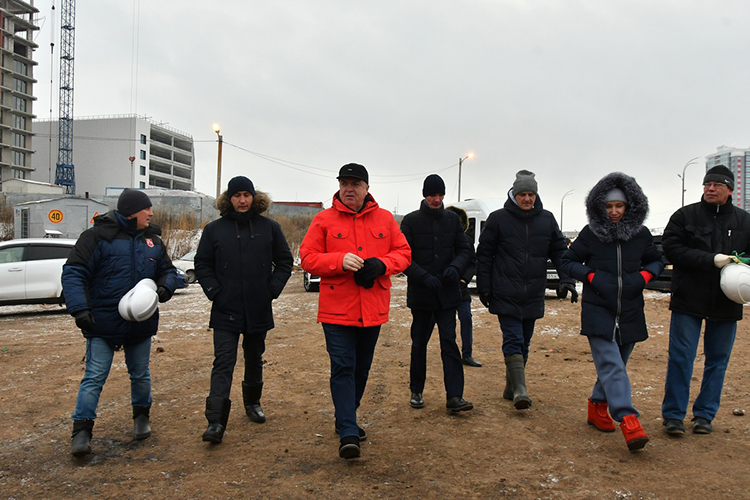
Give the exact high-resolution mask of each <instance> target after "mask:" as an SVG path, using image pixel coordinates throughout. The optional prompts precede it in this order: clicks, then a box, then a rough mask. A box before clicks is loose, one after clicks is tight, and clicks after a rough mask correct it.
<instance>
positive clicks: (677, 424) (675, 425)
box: [662, 418, 685, 436]
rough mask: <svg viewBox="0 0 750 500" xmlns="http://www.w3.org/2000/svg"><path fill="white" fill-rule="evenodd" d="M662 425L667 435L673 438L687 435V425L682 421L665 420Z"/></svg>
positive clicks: (674, 419)
mask: <svg viewBox="0 0 750 500" xmlns="http://www.w3.org/2000/svg"><path fill="white" fill-rule="evenodd" d="M662 425H664V430H665V431H667V434H671V435H672V436H682V435H683V434H685V424H683V423H682V420H677V419H676V418H665V419H664V422H662Z"/></svg>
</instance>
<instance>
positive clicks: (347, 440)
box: [339, 436, 359, 460]
mask: <svg viewBox="0 0 750 500" xmlns="http://www.w3.org/2000/svg"><path fill="white" fill-rule="evenodd" d="M339 456H340V457H341V458H345V459H347V460H349V459H350V458H359V438H358V437H357V436H346V437H342V438H341V445H339Z"/></svg>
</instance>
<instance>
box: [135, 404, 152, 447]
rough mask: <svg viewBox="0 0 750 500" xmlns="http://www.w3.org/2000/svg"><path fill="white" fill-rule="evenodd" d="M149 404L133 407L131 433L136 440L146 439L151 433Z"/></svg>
mask: <svg viewBox="0 0 750 500" xmlns="http://www.w3.org/2000/svg"><path fill="white" fill-rule="evenodd" d="M150 411H151V407H150V406H134V407H133V434H134V435H135V438H136V439H138V440H141V439H146V438H147V437H149V436H150V435H151V426H150V425H149V413H150Z"/></svg>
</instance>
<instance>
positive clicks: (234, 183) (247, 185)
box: [227, 175, 255, 198]
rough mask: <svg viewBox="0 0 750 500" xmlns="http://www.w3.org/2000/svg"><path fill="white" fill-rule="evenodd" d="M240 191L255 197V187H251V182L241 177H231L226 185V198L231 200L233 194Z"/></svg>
mask: <svg viewBox="0 0 750 500" xmlns="http://www.w3.org/2000/svg"><path fill="white" fill-rule="evenodd" d="M240 191H247V192H248V193H250V194H251V195H253V196H255V186H253V181H251V180H250V179H248V178H247V177H245V176H243V175H238V176H237V177H233V178H232V180H230V181H229V184H228V185H227V196H228V197H229V198H231V197H232V195H233V194H234V193H238V192H240Z"/></svg>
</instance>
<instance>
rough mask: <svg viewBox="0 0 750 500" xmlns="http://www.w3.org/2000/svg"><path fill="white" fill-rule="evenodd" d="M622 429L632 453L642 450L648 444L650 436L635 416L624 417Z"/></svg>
mask: <svg viewBox="0 0 750 500" xmlns="http://www.w3.org/2000/svg"><path fill="white" fill-rule="evenodd" d="M620 429H622V435H623V436H625V443H627V445H628V449H629V450H630V451H635V450H640V449H641V448H643V447H644V446H646V443H648V436H647V435H646V432H645V431H644V430H643V427H641V423H640V422H639V421H638V417H636V416H635V415H625V416H624V417H622V423H621V424H620Z"/></svg>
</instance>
